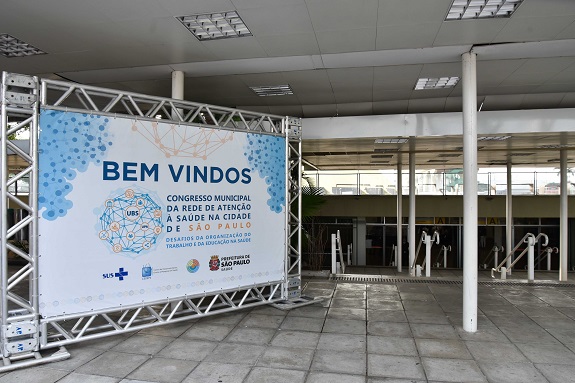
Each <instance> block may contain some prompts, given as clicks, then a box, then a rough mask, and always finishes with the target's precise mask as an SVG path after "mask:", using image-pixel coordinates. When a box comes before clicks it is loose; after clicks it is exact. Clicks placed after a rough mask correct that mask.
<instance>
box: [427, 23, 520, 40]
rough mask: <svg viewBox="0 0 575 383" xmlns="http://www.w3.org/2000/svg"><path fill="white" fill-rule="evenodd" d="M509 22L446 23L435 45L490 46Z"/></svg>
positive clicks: (436, 38)
mask: <svg viewBox="0 0 575 383" xmlns="http://www.w3.org/2000/svg"><path fill="white" fill-rule="evenodd" d="M507 22H508V20H507V19H487V20H465V21H446V22H444V23H443V24H442V25H441V28H440V29H439V32H438V33H437V36H436V37H435V42H434V45H435V46H442V45H462V44H489V43H491V42H493V40H494V39H495V37H496V36H497V34H498V33H499V31H501V29H503V27H505V24H506V23H507ZM520 41H523V40H520Z"/></svg>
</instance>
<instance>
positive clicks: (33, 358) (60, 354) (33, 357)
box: [0, 347, 70, 373]
mask: <svg viewBox="0 0 575 383" xmlns="http://www.w3.org/2000/svg"><path fill="white" fill-rule="evenodd" d="M69 357H70V353H69V352H68V351H67V350H66V349H65V348H64V347H60V348H59V349H58V351H56V352H54V353H53V354H51V355H46V356H44V355H42V353H40V352H31V353H28V354H24V355H20V356H17V355H13V356H12V358H3V360H2V361H3V362H4V365H1V366H0V373H4V372H8V371H13V370H17V369H21V368H25V367H32V366H38V365H40V364H45V363H51V362H59V361H61V360H65V359H68V358H69Z"/></svg>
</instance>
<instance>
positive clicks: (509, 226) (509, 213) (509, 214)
mask: <svg viewBox="0 0 575 383" xmlns="http://www.w3.org/2000/svg"><path fill="white" fill-rule="evenodd" d="M512 167H513V166H512V164H511V160H509V161H507V193H506V198H505V252H504V254H509V252H510V251H511V250H513V248H514V247H515V244H514V243H513V180H512V177H511V170H512ZM511 261H512V259H511V258H508V259H507V262H506V263H505V267H506V268H507V270H509V273H510V274H511Z"/></svg>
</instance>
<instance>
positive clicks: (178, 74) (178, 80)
mask: <svg viewBox="0 0 575 383" xmlns="http://www.w3.org/2000/svg"><path fill="white" fill-rule="evenodd" d="M172 98H173V99H176V100H183V99H184V72H182V71H181V70H175V71H173V72H172ZM178 112H179V113H180V114H182V110H181V109H178ZM172 120H179V118H178V116H177V115H176V113H175V112H173V113H172Z"/></svg>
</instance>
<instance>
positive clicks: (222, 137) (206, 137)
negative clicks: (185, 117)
mask: <svg viewBox="0 0 575 383" xmlns="http://www.w3.org/2000/svg"><path fill="white" fill-rule="evenodd" d="M132 130H133V131H135V132H138V133H139V134H141V135H142V136H143V137H144V138H145V139H146V140H148V141H149V142H150V143H152V144H153V145H154V146H155V147H156V148H158V149H159V150H160V151H161V152H162V153H164V155H165V156H166V157H168V158H170V157H191V158H201V159H203V160H206V159H207V158H208V157H209V155H210V154H212V153H213V152H215V151H216V150H217V149H219V148H220V147H222V146H223V145H224V144H225V143H226V142H228V141H231V140H233V138H234V133H233V132H231V131H228V130H216V129H206V128H198V127H196V126H185V125H175V124H167V123H157V122H149V121H134V123H133V124H132Z"/></svg>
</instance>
